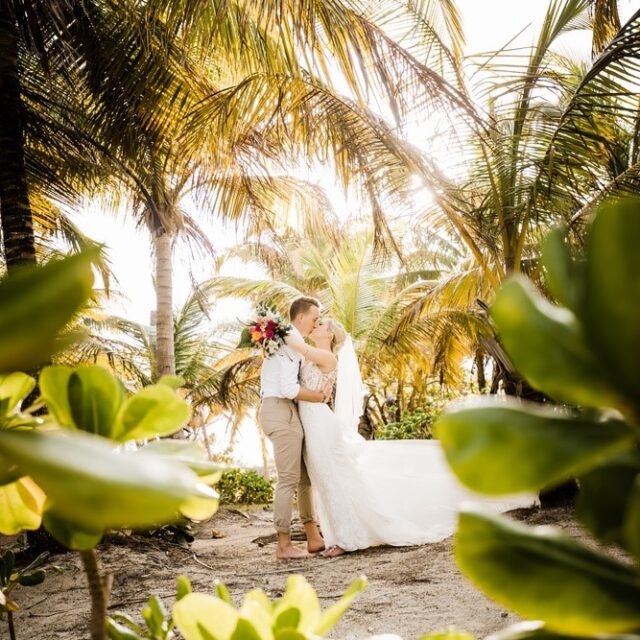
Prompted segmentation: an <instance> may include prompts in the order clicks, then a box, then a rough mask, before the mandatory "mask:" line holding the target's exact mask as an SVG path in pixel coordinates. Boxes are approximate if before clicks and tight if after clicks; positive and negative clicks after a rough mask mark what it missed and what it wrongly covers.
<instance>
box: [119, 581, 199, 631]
mask: <svg viewBox="0 0 640 640" xmlns="http://www.w3.org/2000/svg"><path fill="white" fill-rule="evenodd" d="M188 593H191V583H190V582H189V580H188V578H186V577H185V576H178V589H177V592H176V602H177V601H178V600H180V599H181V598H183V597H184V596H186V595H187V594H188ZM141 614H142V619H143V620H144V626H143V625H142V624H138V623H137V622H136V621H135V620H134V619H133V618H132V617H131V616H129V615H127V614H125V613H116V614H114V615H113V616H110V617H109V618H107V636H108V637H109V638H111V640H172V639H173V638H175V637H176V634H175V632H174V629H175V624H174V622H173V617H172V615H171V613H170V612H169V611H168V610H167V608H166V607H165V605H164V603H163V602H162V600H160V598H158V597H157V596H151V597H150V598H149V600H148V601H147V605H146V606H145V607H143V608H142V611H141Z"/></svg>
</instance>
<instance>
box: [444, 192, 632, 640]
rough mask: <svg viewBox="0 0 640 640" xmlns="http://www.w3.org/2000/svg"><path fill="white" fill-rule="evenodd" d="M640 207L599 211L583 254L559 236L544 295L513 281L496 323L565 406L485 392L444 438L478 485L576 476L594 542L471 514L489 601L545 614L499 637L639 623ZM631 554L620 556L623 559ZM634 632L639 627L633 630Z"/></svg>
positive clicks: (604, 630) (464, 532)
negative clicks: (600, 546)
mask: <svg viewBox="0 0 640 640" xmlns="http://www.w3.org/2000/svg"><path fill="white" fill-rule="evenodd" d="M638 247H640V202H639V201H637V200H624V201H619V202H616V203H609V204H606V205H604V206H602V207H601V208H600V210H599V211H598V214H597V216H596V218H595V220H594V222H593V225H592V227H591V230H590V234H589V238H588V242H587V245H586V257H585V259H584V260H581V261H575V260H574V259H573V258H572V257H571V255H570V253H569V250H568V247H567V245H566V243H565V240H564V237H563V234H562V233H561V232H559V231H556V232H553V233H552V234H551V235H550V236H549V237H548V238H547V240H546V242H545V244H544V247H543V266H544V269H545V276H546V283H547V288H548V291H549V292H550V294H551V295H552V296H553V298H554V299H555V300H557V301H558V303H559V304H558V305H554V304H551V303H549V302H548V300H547V299H546V298H545V297H543V296H542V295H541V294H540V293H539V292H538V291H537V290H536V289H535V288H534V286H533V285H532V283H531V282H530V281H528V280H527V279H526V278H523V277H521V276H514V277H512V278H511V279H509V280H508V281H507V282H506V283H505V284H504V285H503V287H502V288H501V290H500V292H499V293H498V295H497V297H496V300H495V302H494V304H493V306H492V318H493V320H494V321H495V323H496V326H497V328H498V332H499V334H500V337H501V339H502V342H503V344H504V346H505V348H506V350H507V352H508V354H509V356H510V357H511V358H512V360H513V362H514V364H515V366H516V368H517V369H518V371H519V372H520V373H522V374H523V375H524V377H525V378H526V379H527V380H528V381H529V382H530V383H531V384H532V386H534V387H535V388H537V389H539V390H541V391H543V392H544V393H545V394H547V395H548V396H550V397H552V398H553V399H554V400H556V401H558V402H559V403H564V404H565V405H569V406H572V407H574V408H573V409H569V408H567V407H566V406H565V407H563V408H560V407H555V408H552V409H549V408H548V407H540V406H536V405H528V404H525V403H519V402H516V401H513V400H512V401H509V402H507V401H505V400H503V399H496V398H494V399H488V398H481V399H477V400H475V401H471V402H469V401H467V402H466V403H464V404H459V405H457V406H453V407H452V408H451V409H449V410H447V412H446V413H445V414H443V416H442V417H441V419H440V420H439V422H438V425H437V433H438V435H439V437H440V440H441V442H442V445H443V448H444V450H445V453H446V456H447V459H448V461H449V463H450V465H451V467H452V468H453V470H454V472H455V473H456V475H457V476H458V478H459V479H460V480H461V481H462V482H463V483H464V484H465V485H467V486H468V487H470V488H471V489H474V490H476V491H479V492H482V493H485V494H491V495H501V494H503V495H506V494H512V493H519V492H532V493H533V492H537V491H539V490H540V489H542V488H544V487H547V486H551V485H554V484H559V483H562V482H564V481H566V480H567V479H569V478H573V477H577V478H578V483H579V486H580V495H579V497H578V505H577V516H578V518H579V519H580V521H581V522H582V524H583V525H584V526H585V527H586V529H587V530H588V531H590V532H591V534H593V536H595V537H596V538H597V539H598V540H599V541H600V542H602V543H604V544H607V545H615V546H616V547H618V548H619V552H618V553H614V554H609V553H605V552H602V551H599V550H595V549H594V548H593V546H592V545H584V544H582V543H579V542H577V541H575V540H573V539H572V538H570V537H569V536H566V535H564V534H562V533H560V532H557V531H555V530H553V529H551V528H549V527H539V528H535V529H533V530H531V529H529V528H527V527H524V526H522V525H519V524H518V525H517V524H515V523H512V522H510V521H509V520H508V519H506V518H496V517H488V516H486V515H483V514H481V513H479V512H474V511H465V512H463V513H462V514H461V516H460V520H459V524H458V531H457V534H456V542H455V554H456V559H457V562H458V566H459V567H460V569H461V571H462V572H463V573H464V574H465V575H466V576H467V577H468V578H469V579H470V580H471V581H472V582H473V583H475V584H476V586H478V587H479V588H480V589H481V590H482V591H484V592H485V593H486V594H487V595H489V596H490V597H492V598H493V599H494V600H496V601H497V602H499V603H501V604H502V605H504V606H506V607H509V608H511V609H513V610H514V611H515V612H516V613H517V614H518V615H520V616H522V617H524V618H532V619H534V620H538V621H540V622H538V623H535V624H534V623H529V625H528V626H524V627H523V626H520V627H519V628H518V629H513V630H507V631H506V632H505V633H504V634H501V635H500V638H516V637H517V638H522V639H524V638H556V639H559V638H563V637H569V636H571V637H596V636H597V637H598V638H605V637H606V638H613V637H614V635H615V637H616V638H618V637H622V635H618V634H637V633H638V632H639V631H640V566H639V561H640V453H639V450H640V358H639V357H638V355H639V354H640V304H639V302H638V301H639V300H640V251H638ZM621 555H622V556H624V557H625V560H624V561H621V560H620V559H619V558H620V556H621ZM624 637H625V638H632V637H633V638H638V637H640V636H638V635H624Z"/></svg>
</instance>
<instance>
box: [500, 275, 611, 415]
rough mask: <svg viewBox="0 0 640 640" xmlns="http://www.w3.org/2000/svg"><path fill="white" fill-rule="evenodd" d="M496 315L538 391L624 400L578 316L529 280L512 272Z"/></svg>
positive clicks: (587, 401)
mask: <svg viewBox="0 0 640 640" xmlns="http://www.w3.org/2000/svg"><path fill="white" fill-rule="evenodd" d="M491 316H492V318H493V320H494V322H495V323H496V325H497V327H498V333H499V335H500V339H501V340H502V342H503V344H504V346H505V348H506V350H507V353H508V354H509V357H510V358H511V359H512V360H513V363H514V365H515V366H516V369H517V370H518V371H519V372H520V373H521V374H522V375H523V376H524V377H525V378H526V379H527V381H528V382H530V383H531V384H532V385H533V386H534V387H535V388H536V389H540V390H541V391H544V392H545V393H546V394H548V395H549V396H551V397H552V398H555V399H556V400H562V401H564V402H569V403H571V404H577V405H582V406H586V407H620V406H621V404H623V400H622V398H621V396H620V394H619V393H618V391H617V389H616V386H615V384H614V383H613V382H612V381H611V380H610V379H609V377H608V373H607V371H605V370H603V368H602V366H601V364H600V360H599V358H597V357H596V356H595V355H594V354H593V353H592V351H591V349H590V348H589V342H588V340H587V338H586V337H585V335H584V331H583V328H582V326H581V325H580V323H579V322H578V320H577V318H576V317H575V316H574V315H573V313H571V311H569V310H568V309H564V308H561V307H556V306H554V305H552V304H550V303H549V302H548V301H547V300H545V298H543V297H542V295H541V294H540V293H539V292H538V291H536V289H535V288H534V287H533V285H532V284H531V283H530V282H529V281H528V280H527V279H526V278H524V277H522V276H518V275H516V276H512V277H511V278H509V279H508V280H507V281H506V282H505V283H504V284H503V285H502V287H501V289H500V291H499V292H498V294H497V296H496V299H495V302H494V303H493V306H492V307H491Z"/></svg>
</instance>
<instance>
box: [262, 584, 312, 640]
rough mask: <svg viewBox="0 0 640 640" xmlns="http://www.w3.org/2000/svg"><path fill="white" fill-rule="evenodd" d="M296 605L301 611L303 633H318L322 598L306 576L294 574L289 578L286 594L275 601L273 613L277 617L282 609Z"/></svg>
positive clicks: (300, 628) (300, 627)
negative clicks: (320, 598) (319, 598)
mask: <svg viewBox="0 0 640 640" xmlns="http://www.w3.org/2000/svg"><path fill="white" fill-rule="evenodd" d="M291 607H296V608H297V609H298V610H299V611H300V622H299V624H298V630H299V631H300V632H302V633H316V634H317V635H323V634H321V633H318V632H317V631H315V629H316V628H317V627H318V626H319V624H320V617H321V608H320V600H318V594H317V593H316V591H315V589H314V588H313V587H312V586H311V585H310V584H309V583H308V582H307V581H306V579H305V578H304V576H300V575H294V576H289V577H288V578H287V586H286V589H285V591H284V595H283V596H282V597H281V598H280V599H279V600H278V601H277V602H276V603H275V605H274V607H273V615H274V616H275V618H276V619H277V618H278V616H279V615H280V613H281V612H282V611H286V610H287V609H290V608H291Z"/></svg>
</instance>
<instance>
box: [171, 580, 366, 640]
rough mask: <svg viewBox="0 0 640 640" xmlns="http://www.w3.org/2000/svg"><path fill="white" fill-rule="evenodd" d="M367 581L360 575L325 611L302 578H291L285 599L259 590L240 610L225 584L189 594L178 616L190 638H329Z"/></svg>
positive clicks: (175, 611)
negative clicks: (272, 597)
mask: <svg viewBox="0 0 640 640" xmlns="http://www.w3.org/2000/svg"><path fill="white" fill-rule="evenodd" d="M366 585H367V581H366V578H364V577H362V578H358V579H357V580H354V581H353V582H352V584H351V585H350V586H349V588H348V589H347V591H346V592H345V594H344V595H343V596H342V597H341V598H340V600H338V602H336V603H335V604H333V605H332V606H330V607H329V608H328V609H326V610H325V611H324V612H323V611H322V610H321V608H320V601H319V600H318V595H317V594H316V592H315V590H314V589H313V587H311V585H309V583H308V582H307V581H306V580H305V579H304V577H303V576H289V578H288V580H287V586H286V589H285V592H284V594H283V595H282V597H281V598H278V599H277V600H275V601H271V600H270V599H269V598H268V597H267V595H266V594H265V593H264V591H262V590H260V589H254V590H253V591H249V593H247V594H246V595H245V596H244V599H243V601H242V605H241V606H240V607H239V608H236V607H235V605H234V603H233V600H232V598H231V595H230V594H229V591H228V590H227V588H226V587H225V586H224V585H223V584H220V583H219V584H217V585H216V596H210V595H207V594H204V593H189V594H187V595H185V596H184V597H183V598H180V599H179V600H178V602H176V604H175V605H174V607H173V620H174V621H175V625H176V627H177V628H178V630H179V631H180V633H181V634H182V635H183V637H184V638H185V640H210V639H211V638H215V639H216V640H231V639H233V640H236V639H237V640H241V639H244V638H247V639H251V640H305V639H306V638H309V639H311V638H318V637H322V636H325V635H326V634H327V633H329V631H331V629H333V627H334V626H335V625H336V624H337V622H338V621H339V620H340V618H341V617H342V616H343V615H344V613H345V611H346V610H347V609H348V608H349V607H350V606H351V603H352V602H353V601H354V599H355V598H356V597H357V596H358V594H359V593H361V592H362V591H363V590H364V588H365V587H366Z"/></svg>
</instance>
